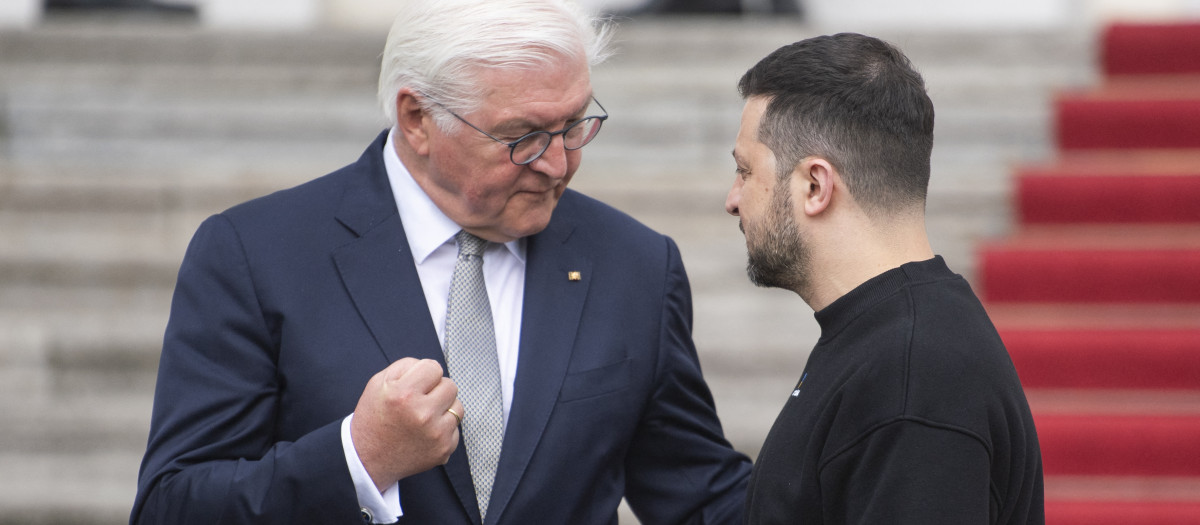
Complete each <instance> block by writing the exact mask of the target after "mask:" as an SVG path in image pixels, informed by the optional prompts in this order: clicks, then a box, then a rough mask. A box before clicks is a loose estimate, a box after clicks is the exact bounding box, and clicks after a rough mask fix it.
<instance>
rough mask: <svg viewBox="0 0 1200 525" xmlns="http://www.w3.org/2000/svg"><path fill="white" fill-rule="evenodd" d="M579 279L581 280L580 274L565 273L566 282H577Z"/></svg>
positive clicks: (581, 275)
mask: <svg viewBox="0 0 1200 525" xmlns="http://www.w3.org/2000/svg"><path fill="white" fill-rule="evenodd" d="M580 279H583V274H580V273H579V272H567V280H568V281H578V280H580Z"/></svg>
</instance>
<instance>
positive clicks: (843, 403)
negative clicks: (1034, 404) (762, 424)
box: [746, 257, 1045, 525]
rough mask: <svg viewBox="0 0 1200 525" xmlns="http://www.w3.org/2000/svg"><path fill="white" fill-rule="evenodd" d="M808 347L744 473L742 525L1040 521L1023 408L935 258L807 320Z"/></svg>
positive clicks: (1009, 370) (1032, 437) (979, 315)
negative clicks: (812, 327) (814, 331)
mask: <svg viewBox="0 0 1200 525" xmlns="http://www.w3.org/2000/svg"><path fill="white" fill-rule="evenodd" d="M816 318H817V322H818V323H819V324H820V325H821V339H820V340H819V341H818V342H817V346H816V347H815V348H813V351H812V354H811V355H810V356H809V358H808V364H807V365H806V366H805V370H804V372H803V374H802V375H801V379H800V381H799V383H798V384H797V385H796V388H795V390H794V391H793V392H791V397H789V398H788V399H787V403H786V404H785V405H784V407H783V410H782V411H781V412H780V413H779V417H778V419H776V421H775V424H774V426H773V427H772V428H771V431H770V433H769V434H768V435H767V439H766V441H765V442H764V443H763V447H762V450H761V452H760V453H759V456H758V461H757V462H756V463H755V465H754V473H753V475H752V477H751V480H750V489H749V495H748V499H747V501H746V517H747V523H748V524H752V525H760V524H762V525H765V524H782V523H788V524H793V523H803V524H809V523H826V524H839V523H872V524H874V523H888V524H894V523H921V524H931V523H933V524H940V523H945V524H968V523H1044V522H1045V517H1044V510H1043V490H1042V460H1041V453H1040V451H1039V449H1038V441H1037V434H1036V432H1035V430H1034V426H1033V417H1032V415H1031V414H1030V412H1029V404H1028V403H1027V402H1026V400H1025V394H1024V392H1023V391H1022V390H1021V383H1020V381H1019V380H1018V379H1017V373H1016V370H1015V369H1014V368H1013V364H1012V360H1011V359H1010V358H1009V356H1008V352H1007V351H1006V350H1005V349H1004V344H1003V343H1002V342H1001V341H1000V337H999V336H998V335H997V334H996V329H995V328H994V327H993V326H992V323H991V321H990V320H989V319H988V317H987V314H986V313H985V312H984V309H983V306H982V305H981V304H980V303H979V300H978V299H977V298H976V297H975V294H974V293H973V292H972V291H971V287H970V285H968V284H967V282H966V280H965V279H963V278H962V277H961V276H959V275H957V274H954V273H953V272H951V271H950V269H949V268H947V267H946V263H945V262H944V261H943V260H942V258H941V257H936V258H934V259H930V260H928V261H922V262H915V263H909V264H905V265H903V266H901V267H899V268H895V269H892V270H889V271H887V272H885V273H883V274H881V275H879V276H876V277H874V278H872V279H871V280H869V281H867V282H865V283H863V284H862V285H861V286H859V287H857V288H855V289H854V290H852V291H851V292H850V293H847V294H846V295H844V296H842V297H841V298H839V299H837V300H836V301H834V302H833V304H830V305H829V306H828V307H826V308H824V309H823V310H821V311H820V312H817V314H816Z"/></svg>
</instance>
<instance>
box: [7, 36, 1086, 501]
mask: <svg viewBox="0 0 1200 525" xmlns="http://www.w3.org/2000/svg"><path fill="white" fill-rule="evenodd" d="M836 29H840V28H836ZM823 32H829V30H828V29H825V28H814V27H809V26H805V25H800V24H798V23H796V22H794V21H790V20H787V19H765V18H749V17H747V18H736V19H734V18H730V19H725V18H677V19H655V18H642V19H634V20H624V21H622V23H621V27H620V30H619V32H618V33H617V44H618V49H619V54H618V55H617V56H616V57H615V58H614V59H613V60H612V61H611V62H610V63H608V64H606V65H603V66H601V67H600V68H598V69H597V71H595V72H594V74H593V84H594V87H595V91H596V95H597V98H599V99H600V100H601V101H603V103H604V105H605V107H606V108H608V110H609V113H610V114H611V115H612V117H613V118H612V119H611V120H609V122H608V123H607V124H606V127H605V130H604V133H603V134H602V136H601V138H599V139H597V141H596V142H595V143H593V144H592V145H589V146H588V150H587V154H586V157H587V160H586V161H585V164H584V167H583V169H582V170H581V171H580V173H579V174H578V175H577V177H576V179H575V182H574V183H573V185H574V187H576V188H578V189H581V190H583V191H585V192H587V193H590V194H592V195H595V196H597V197H599V198H601V199H603V200H606V201H608V202H610V203H611V204H614V205H616V206H617V207H619V208H622V209H624V210H626V211H628V212H629V213H631V214H632V215H634V216H636V217H638V218H640V219H642V220H643V221H644V222H646V223H648V224H649V225H651V226H653V227H655V228H657V229H659V230H660V231H663V232H664V233H667V234H670V235H671V236H673V237H674V238H675V239H676V240H677V241H678V242H679V244H680V247H681V249H682V251H683V255H684V258H685V262H686V264H687V266H688V270H689V273H690V276H691V279H692V285H693V289H694V294H695V318H696V329H695V337H696V343H697V346H698V347H699V349H700V352H701V358H702V360H703V363H704V366H705V370H706V372H707V376H708V379H709V381H710V383H711V386H712V388H713V390H714V395H715V396H716V399H717V403H718V409H719V411H720V412H721V414H722V416H723V421H724V423H725V426H726V431H727V434H728V435H729V437H730V439H731V440H732V441H733V442H734V444H735V445H736V446H737V447H738V448H739V449H741V450H743V451H745V452H747V453H748V454H750V455H751V456H753V455H755V454H757V450H758V446H759V443H760V442H761V440H762V437H763V436H764V435H765V433H766V430H767V429H768V428H769V426H770V424H771V422H772V421H773V419H774V416H775V414H776V412H777V410H778V408H779V407H780V406H781V405H782V403H783V400H784V397H785V396H786V392H788V391H790V388H791V385H792V384H793V383H794V381H795V379H796V377H795V376H796V375H797V374H798V373H799V371H800V369H801V368H802V366H803V363H804V360H805V358H806V355H807V351H808V348H809V347H810V346H811V344H812V343H813V341H815V339H816V333H817V332H816V325H815V322H813V321H812V315H811V312H810V311H809V309H808V308H807V306H805V305H804V304H803V303H802V302H801V301H800V300H799V298H797V297H795V296H793V295H791V294H788V293H785V292H780V291H777V290H759V289H756V288H754V287H753V286H752V285H750V284H749V283H748V282H747V281H746V279H745V277H744V271H743V268H744V264H745V248H744V244H743V239H742V236H741V233H740V232H738V230H737V226H736V221H735V220H734V219H732V218H730V217H728V216H726V215H725V214H724V213H723V210H722V206H723V202H724V195H725V191H726V189H727V188H728V185H729V184H730V182H731V181H732V176H733V175H732V162H731V160H730V157H729V151H730V149H731V147H732V144H733V137H734V135H735V134H736V129H737V123H738V119H739V115H740V111H741V105H742V102H741V100H740V98H739V97H738V96H737V93H736V90H735V84H736V81H737V79H738V78H739V77H740V75H741V73H742V72H743V71H744V70H745V69H746V68H748V67H749V66H750V65H752V64H753V63H754V62H755V61H757V60H758V59H759V58H761V57H762V56H764V55H765V54H766V53H768V52H770V51H771V50H773V49H775V48H776V47H778V46H779V45H782V44H785V43H789V42H792V41H795V40H799V39H802V38H805V37H808V36H813V35H816V34H819V33H823ZM384 36H385V35H383V34H376V33H328V34H243V33H221V32H213V31H208V30H202V29H199V28H197V27H195V26H193V25H191V24H190V23H188V22H186V21H179V20H175V21H165V22H164V21H158V22H144V21H139V22H128V21H121V20H120V19H103V20H95V19H87V18H83V19H51V20H48V21H47V23H45V24H44V25H43V26H42V27H40V28H38V29H37V30H35V31H31V32H7V33H3V32H0V421H3V422H4V423H3V425H0V473H3V475H0V524H9V523H13V524H16V523H20V524H50V523H84V524H93V523H94V524H115V523H123V522H125V521H126V520H127V513H128V509H129V505H130V504H131V502H132V498H133V492H134V483H135V480H136V475H137V467H138V462H139V460H140V456H141V452H142V449H143V447H144V445H145V439H146V432H147V429H148V426H149V414H150V402H151V396H152V392H153V386H154V380H155V377H154V375H155V371H156V364H157V355H158V351H159V344H160V341H161V336H162V330H163V327H164V325H165V323H166V318H167V313H168V312H167V310H168V306H169V300H170V294H171V290H172V287H173V284H174V275H175V271H176V270H177V268H178V264H179V262H180V259H181V258H182V255H183V251H184V247H185V246H186V243H187V241H188V240H189V238H190V236H191V234H192V232H193V231H194V229H195V227H196V226H197V225H198V224H199V222H200V221H201V220H202V219H203V218H204V217H205V216H207V215H209V214H212V213H215V212H218V211H220V210H222V209H224V208H225V207H228V206H230V205H232V204H235V203H237V202H240V201H243V200H246V199H248V198H251V197H254V196H257V195H261V194H264V193H266V192H269V191H273V190H275V189H279V188H284V187H287V186H291V185H294V184H297V183H300V182H302V181H304V180H307V179H310V178H312V177H315V176H319V175H321V174H324V173H326V172H328V171H330V170H332V169H334V168H337V167H339V166H341V165H343V164H345V163H348V162H350V161H352V160H354V159H355V158H357V156H358V155H359V154H360V153H361V151H362V149H363V148H364V147H365V146H366V144H367V143H368V142H369V141H370V140H371V139H372V138H373V137H374V135H375V133H377V132H378V130H379V129H381V127H382V122H383V121H382V118H381V117H379V116H378V111H377V110H376V109H375V103H374V90H375V80H376V75H377V72H378V63H377V61H378V56H379V53H380V49H381V47H382V43H383V39H384ZM879 36H882V37H884V38H887V39H888V40H890V41H892V42H894V43H896V44H898V45H899V46H900V47H901V48H902V49H904V50H905V51H906V52H908V54H909V55H910V57H911V58H912V59H913V61H914V63H915V64H916V65H917V66H918V68H919V69H920V70H921V71H922V72H923V73H924V74H925V76H926V81H927V83H928V85H929V90H930V93H931V96H932V98H933V99H934V103H935V105H936V107H937V111H938V122H937V129H938V132H937V141H936V147H935V160H934V175H933V184H932V188H931V194H930V203H929V215H930V225H929V229H930V234H931V236H932V238H933V242H934V246H935V248H936V249H937V251H939V252H940V253H943V254H944V255H945V256H946V257H947V259H948V261H949V262H950V264H951V265H952V267H954V268H956V269H957V270H958V271H959V272H961V273H964V274H965V275H967V276H968V277H973V275H974V255H973V253H974V245H975V242H976V241H977V240H979V239H982V238H985V237H992V236H996V235H999V234H1001V233H1004V232H1006V231H1007V229H1008V228H1009V214H1010V212H1009V204H1008V197H1009V192H1010V189H1009V188H1010V182H1009V179H1010V176H1011V166H1012V165H1013V164H1014V163H1016V162H1025V161H1029V160H1034V159H1039V158H1042V157H1045V156H1047V155H1048V154H1049V152H1050V149H1051V145H1050V142H1051V141H1050V140H1049V129H1048V122H1049V97H1050V95H1051V93H1052V92H1053V90H1054V89H1058V88H1061V87H1064V86H1072V85H1084V84H1087V83H1090V82H1091V81H1092V80H1093V78H1094V75H1095V74H1094V72H1093V68H1092V66H1091V59H1090V53H1091V45H1092V44H1091V40H1090V34H1089V33H1087V32H1085V31H1082V30H1080V31H1067V32H1060V33H1041V32H1028V33H1025V32H1022V33H1013V32H1010V33H997V34H977V33H970V34H968V33H963V34H945V33H939V34H927V33H894V34H879ZM626 518H628V516H626ZM630 521H631V522H632V520H630Z"/></svg>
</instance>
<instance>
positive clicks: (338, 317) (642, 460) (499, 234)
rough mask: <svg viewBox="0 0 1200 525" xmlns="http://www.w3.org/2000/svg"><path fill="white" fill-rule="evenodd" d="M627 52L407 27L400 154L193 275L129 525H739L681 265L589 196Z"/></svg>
mask: <svg viewBox="0 0 1200 525" xmlns="http://www.w3.org/2000/svg"><path fill="white" fill-rule="evenodd" d="M606 33H607V29H606V28H605V27H604V25H603V24H599V23H596V22H595V20H593V19H592V18H590V17H588V16H587V15H585V14H583V13H582V12H580V11H579V10H578V9H577V8H575V7H574V6H573V5H571V4H569V3H566V2H564V1H562V0H503V1H501V0H412V1H409V2H405V5H404V6H403V8H402V12H401V13H400V14H399V16H398V17H397V19H396V22H395V25H394V27H393V29H392V31H391V34H390V36H389V38H388V42H387V45H386V49H385V51H384V54H383V67H382V72H381V76H380V101H381V104H382V106H383V107H384V111H385V114H386V115H387V117H388V118H389V119H390V121H391V122H392V124H393V125H392V127H391V128H390V129H389V130H388V131H385V132H384V133H382V134H381V135H380V136H379V137H378V138H377V139H376V140H375V142H374V143H372V144H371V145H370V146H369V147H368V148H367V150H366V152H365V153H364V154H363V155H362V157H361V158H360V159H359V160H358V161H357V162H355V163H353V164H351V165H349V166H347V167H345V168H343V169H340V170H338V171H336V172H334V173H331V174H329V175H326V176H324V177H320V178H317V179H315V180H313V181H310V182H308V183H306V184H303V185H300V186H298V187H295V188H292V189H288V190H284V191H281V192H278V193H275V194H272V195H269V196H266V197H263V198H260V199H256V200H253V201H250V202H248V203H245V204H242V205H239V206H236V207H234V208H232V209H230V210H227V211H225V212H223V213H221V214H218V215H215V216H213V217H211V218H209V219H208V220H207V221H205V222H204V223H203V224H202V225H201V226H200V228H199V230H198V231H197V233H196V235H195V237H194V239H193V241H192V243H191V245H190V247H189V248H188V251H187V253H186V255H185V258H184V262H183V265H182V267H181V269H180V273H179V280H178V284H177V287H176V292H175V297H174V301H173V303H172V307H171V316H170V321H169V323H168V326H167V330H166V336H165V340H164V344H163V353H162V360H161V364H160V371H159V381H158V386H157V390H156V393H155V400H154V413H153V419H152V424H151V426H152V428H151V432H150V439H149V445H148V447H147V452H146V456H145V459H144V460H143V463H142V468H141V472H140V476H139V483H138V495H137V499H136V501H135V504H134V509H133V513H132V516H131V519H130V521H131V523H142V524H145V523H163V524H173V525H175V524H187V523H254V524H263V523H306V524H307V523H313V524H320V523H339V524H342V523H354V522H364V521H365V522H374V523H389V522H394V521H396V520H399V522H400V523H414V524H416V523H420V524H427V523H452V524H460V523H461V524H469V523H474V524H480V523H483V524H489V525H490V524H534V523H537V524H541V523H545V524H567V523H570V524H588V523H615V522H616V519H617V507H618V505H619V503H620V502H621V500H622V498H625V499H626V500H627V501H628V502H629V505H630V507H631V508H632V509H633V510H634V512H635V513H636V514H637V515H638V517H639V518H640V519H641V520H642V521H643V522H645V523H654V524H670V523H735V522H737V521H739V520H740V516H741V512H742V503H743V499H744V493H745V488H746V482H747V478H748V475H749V469H750V466H749V460H748V459H747V458H746V457H745V456H744V455H742V454H740V453H738V452H736V451H734V450H733V449H732V448H731V447H730V445H729V443H728V442H727V441H726V440H725V438H724V437H723V434H722V430H721V426H720V423H719V421H718V420H717V417H716V412H715V409H714V405H713V400H712V396H711V394H710V393H709V390H708V388H707V386H706V385H705V383H704V380H703V378H702V376H701V372H700V365H699V362H698V359H697V356H696V352H695V348H694V346H693V344H692V341H691V298H690V292H689V287H688V281H687V276H686V274H685V273H684V269H683V265H682V263H681V261H680V257H679V251H678V249H677V248H676V246H675V244H674V243H673V242H672V241H671V240H670V239H669V238H667V237H664V236H663V235H660V234H658V233H655V232H653V231H651V230H650V229H648V228H646V227H645V226H643V225H641V224H639V223H638V222H636V221H635V220H633V219H631V218H629V217H628V216H626V215H624V214H622V213H620V212H618V211H616V210H614V209H612V208H610V207H608V206H606V205H604V204H602V203H600V202H597V201H595V200H592V199H590V198H588V197H585V196H583V195H581V194H578V193H576V192H574V191H571V190H568V189H567V184H568V183H569V182H570V181H571V177H572V176H573V175H574V174H575V171H576V170H577V169H578V168H579V165H580V160H581V148H583V147H584V146H585V145H587V143H588V142H589V141H591V140H592V138H593V137H595V136H596V134H597V133H598V132H599V131H600V128H601V126H602V124H603V123H604V121H605V119H606V118H607V113H605V112H604V109H603V108H602V106H601V105H600V103H599V102H598V101H597V100H596V99H595V98H594V97H593V93H592V88H591V83H590V80H589V71H590V67H591V65H592V64H594V63H598V62H599V61H600V60H601V59H602V58H603V56H604V55H605V45H606V44H605V42H606V38H605V35H606ZM447 374H448V377H447Z"/></svg>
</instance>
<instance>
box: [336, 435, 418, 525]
mask: <svg viewBox="0 0 1200 525" xmlns="http://www.w3.org/2000/svg"><path fill="white" fill-rule="evenodd" d="M353 419H354V414H350V415H348V416H346V419H343V420H342V452H343V453H345V454H346V466H347V467H349V468H350V479H352V480H354V492H355V493H357V494H358V506H359V507H360V508H361V509H362V512H363V515H364V516H371V517H372V519H371V521H370V522H371V523H393V522H395V521H397V520H399V519H400V516H403V515H404V510H403V509H401V508H400V484H399V483H392V486H390V487H388V488H387V490H384V491H383V492H382V493H380V492H379V489H378V488H376V487H375V482H374V481H371V475H370V474H367V468H366V467H364V466H363V464H362V460H360V459H359V458H358V450H357V449H355V448H354V439H353V438H352V437H351V436H350V421H351V420H353ZM388 518H392V519H388ZM381 519H383V520H387V521H380V520H381Z"/></svg>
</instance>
